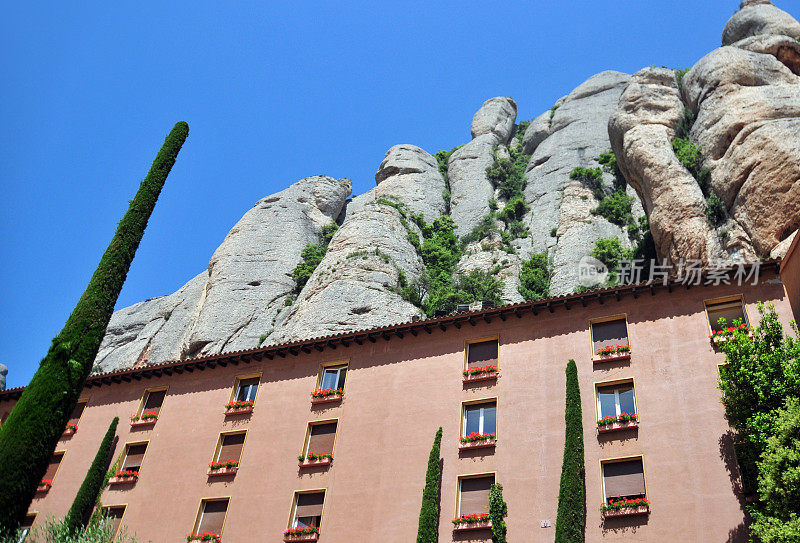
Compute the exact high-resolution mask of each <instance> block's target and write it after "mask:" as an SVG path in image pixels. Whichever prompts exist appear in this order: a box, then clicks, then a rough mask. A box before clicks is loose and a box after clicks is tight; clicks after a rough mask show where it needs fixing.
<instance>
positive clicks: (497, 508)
mask: <svg viewBox="0 0 800 543" xmlns="http://www.w3.org/2000/svg"><path fill="white" fill-rule="evenodd" d="M507 513H508V506H507V505H506V502H505V500H504V499H503V485H501V484H500V483H495V484H493V485H492V487H491V488H490V489H489V518H490V519H491V520H492V543H506V530H507V526H506V521H505V516H506V514H507Z"/></svg>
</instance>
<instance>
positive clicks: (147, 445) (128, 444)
mask: <svg viewBox="0 0 800 543" xmlns="http://www.w3.org/2000/svg"><path fill="white" fill-rule="evenodd" d="M136 445H145V448H144V454H143V455H142V463H141V464H139V471H141V470H142V466H143V465H144V459H145V458H147V453H148V452H149V451H150V440H144V441H130V442H126V443H125V456H123V457H122V462H121V463H120V467H119V468H118V469H117V471H123V470H125V469H126V468H125V461H126V460H127V459H128V450H129V449H130V447H135V446H136Z"/></svg>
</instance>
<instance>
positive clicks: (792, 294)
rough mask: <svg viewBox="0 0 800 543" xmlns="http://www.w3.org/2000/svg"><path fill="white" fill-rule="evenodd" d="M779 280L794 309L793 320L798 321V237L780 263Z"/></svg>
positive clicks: (799, 299)
mask: <svg viewBox="0 0 800 543" xmlns="http://www.w3.org/2000/svg"><path fill="white" fill-rule="evenodd" d="M781 280H782V281H783V284H784V286H785V288H786V293H787V294H788V295H789V302H790V304H791V306H792V308H793V309H794V318H795V320H797V321H800V236H797V235H796V236H795V237H794V241H792V244H791V245H790V246H789V249H788V250H787V251H786V256H785V257H784V258H783V261H782V262H781Z"/></svg>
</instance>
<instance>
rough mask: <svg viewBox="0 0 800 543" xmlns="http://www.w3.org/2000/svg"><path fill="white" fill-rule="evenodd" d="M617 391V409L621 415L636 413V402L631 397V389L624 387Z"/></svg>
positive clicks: (630, 387)
mask: <svg viewBox="0 0 800 543" xmlns="http://www.w3.org/2000/svg"><path fill="white" fill-rule="evenodd" d="M617 390H618V391H619V408H620V411H621V412H622V413H636V402H635V401H634V397H633V387H632V386H631V385H624V386H621V387H619V388H618V389H617Z"/></svg>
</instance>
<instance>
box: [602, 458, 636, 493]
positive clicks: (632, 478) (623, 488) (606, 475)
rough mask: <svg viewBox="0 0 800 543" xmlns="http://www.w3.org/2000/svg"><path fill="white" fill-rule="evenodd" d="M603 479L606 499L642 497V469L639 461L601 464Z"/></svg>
mask: <svg viewBox="0 0 800 543" xmlns="http://www.w3.org/2000/svg"><path fill="white" fill-rule="evenodd" d="M603 479H604V481H605V485H606V499H608V498H616V497H617V496H623V497H624V496H638V495H644V469H643V467H642V460H641V459H637V460H626V461H625V462H608V463H606V464H603Z"/></svg>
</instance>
